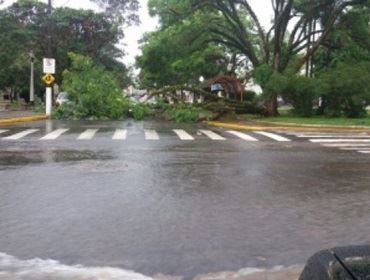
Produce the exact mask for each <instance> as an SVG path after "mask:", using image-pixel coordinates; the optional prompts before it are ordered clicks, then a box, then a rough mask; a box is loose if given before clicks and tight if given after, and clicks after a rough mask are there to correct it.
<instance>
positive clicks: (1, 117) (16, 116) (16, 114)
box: [0, 110, 47, 125]
mask: <svg viewBox="0 0 370 280" xmlns="http://www.w3.org/2000/svg"><path fill="white" fill-rule="evenodd" d="M46 119H47V116H46V115H44V114H40V113H35V112H34V111H32V110H24V111H0V125H12V124H16V123H22V122H33V121H40V120H46Z"/></svg>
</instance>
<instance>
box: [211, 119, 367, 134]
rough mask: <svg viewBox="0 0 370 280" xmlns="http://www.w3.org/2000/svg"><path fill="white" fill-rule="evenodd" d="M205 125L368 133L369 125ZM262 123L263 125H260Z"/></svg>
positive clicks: (222, 123)
mask: <svg viewBox="0 0 370 280" xmlns="http://www.w3.org/2000/svg"><path fill="white" fill-rule="evenodd" d="M204 123H205V124H206V125H209V126H214V127H220V128H227V129H238V130H247V131H256V130H257V131H258V130H271V131H273V130H275V131H276V130H281V131H297V130H300V131H311V132H313V131H322V132H367V133H370V127H362V126H350V127H343V126H311V125H294V124H292V125H282V124H281V123H280V125H275V126H274V125H271V123H262V122H261V125H260V126H259V125H249V124H242V123H232V122H216V121H206V122H204ZM262 124H264V125H262Z"/></svg>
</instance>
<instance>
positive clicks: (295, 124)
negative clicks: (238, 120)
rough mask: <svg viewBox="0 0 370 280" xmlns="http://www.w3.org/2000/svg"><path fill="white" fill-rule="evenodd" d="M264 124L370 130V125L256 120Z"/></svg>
mask: <svg viewBox="0 0 370 280" xmlns="http://www.w3.org/2000/svg"><path fill="white" fill-rule="evenodd" d="M255 122H256V123H260V124H262V125H269V126H283V127H291V126H292V127H308V128H329V129H330V128H334V129H335V128H338V129H368V130H369V131H370V126H364V125H346V126H342V125H325V124H297V123H283V122H266V121H255Z"/></svg>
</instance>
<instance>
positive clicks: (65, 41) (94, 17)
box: [0, 0, 127, 91]
mask: <svg viewBox="0 0 370 280" xmlns="http://www.w3.org/2000/svg"><path fill="white" fill-rule="evenodd" d="M0 21H2V22H4V24H2V26H1V28H4V32H1V33H0V42H1V43H0V44H1V45H0V49H4V51H1V52H0V53H1V57H3V59H4V60H6V61H7V63H8V64H9V66H8V67H7V68H3V69H8V71H5V74H6V75H7V76H10V77H13V76H16V77H19V78H20V73H25V77H24V79H23V77H22V79H19V80H20V81H21V82H22V83H23V85H24V86H23V87H22V88H24V90H25V91H27V84H28V77H27V76H28V72H29V70H27V69H29V57H28V53H29V52H30V51H31V50H32V51H33V52H34V54H35V57H36V58H37V59H36V71H38V72H37V75H38V74H39V72H41V71H40V67H41V58H42V57H44V56H45V55H46V54H47V53H48V48H47V45H48V44H47V41H48V36H47V34H48V15H47V5H46V4H45V3H42V2H39V1H36V0H19V1H17V2H15V3H14V4H12V5H11V6H9V7H7V8H6V9H4V10H2V11H1V13H0ZM51 22H52V28H51V30H52V35H51V39H52V44H51V45H52V53H53V56H54V57H55V58H56V59H57V81H58V83H60V82H61V80H62V75H61V74H62V72H63V70H64V69H65V68H67V67H68V66H69V59H68V52H75V53H79V54H82V55H86V56H90V57H92V58H93V59H94V61H95V62H96V63H98V64H100V65H103V66H105V67H106V68H107V69H108V70H110V71H113V72H115V73H116V77H117V78H118V79H119V80H120V82H121V85H122V86H124V84H125V83H126V82H127V79H126V77H127V69H126V67H125V66H124V65H123V64H122V63H121V62H120V61H119V60H118V59H119V58H121V57H122V56H123V52H122V50H120V49H118V48H117V44H118V43H119V42H120V40H121V39H123V38H124V37H123V30H122V28H121V23H120V22H118V21H116V20H115V19H113V18H112V17H111V16H110V15H109V14H108V13H96V12H94V11H91V10H75V9H70V8H65V7H61V8H56V9H54V10H53V13H52V16H51ZM5 30H6V32H5ZM15 46H16V47H15ZM8 64H5V62H4V64H2V65H8ZM13 64H14V65H16V66H17V67H11V65H13ZM21 66H23V67H24V68H25V69H23V68H22V67H21ZM21 68H22V70H21ZM9 69H11V71H9ZM0 72H4V71H2V70H1V69H0ZM0 76H1V73H0ZM19 80H18V81H17V83H18V84H19ZM14 85H15V84H14V81H12V80H11V79H7V80H6V81H5V79H4V78H2V79H1V80H0V88H8V87H11V86H14ZM18 88H19V87H18Z"/></svg>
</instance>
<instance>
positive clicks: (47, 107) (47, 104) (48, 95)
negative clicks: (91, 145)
mask: <svg viewBox="0 0 370 280" xmlns="http://www.w3.org/2000/svg"><path fill="white" fill-rule="evenodd" d="M51 1H52V0H48V22H47V33H48V34H47V56H48V58H52V50H51V12H52V2H51ZM52 96H53V89H52V88H51V87H50V86H48V87H47V88H46V92H45V110H46V112H45V113H46V115H47V116H48V117H50V116H51V111H52V104H53V97H52Z"/></svg>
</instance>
